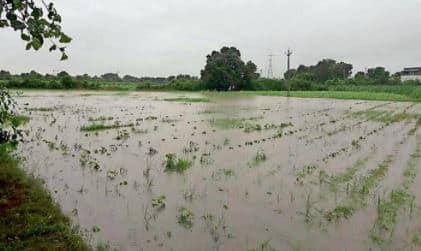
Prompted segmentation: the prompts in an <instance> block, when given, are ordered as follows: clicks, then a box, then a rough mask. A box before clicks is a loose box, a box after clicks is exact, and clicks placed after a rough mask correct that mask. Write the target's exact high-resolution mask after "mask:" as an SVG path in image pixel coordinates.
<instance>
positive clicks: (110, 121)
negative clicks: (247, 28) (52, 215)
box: [18, 92, 421, 250]
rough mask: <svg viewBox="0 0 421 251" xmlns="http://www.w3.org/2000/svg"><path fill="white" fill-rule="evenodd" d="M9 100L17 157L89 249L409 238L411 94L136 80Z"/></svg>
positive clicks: (413, 165)
mask: <svg viewBox="0 0 421 251" xmlns="http://www.w3.org/2000/svg"><path fill="white" fill-rule="evenodd" d="M18 103H19V104H20V107H21V108H22V113H23V114H25V115H27V116H29V117H30V118H31V119H30V121H29V123H28V124H27V125H26V127H25V129H27V130H28V132H29V135H28V137H27V138H26V141H25V143H23V144H21V145H20V149H19V154H20V156H22V158H23V159H24V162H23V163H24V166H25V168H26V169H27V171H28V172H29V173H33V174H34V175H35V176H39V177H41V178H43V179H44V180H45V182H46V186H47V187H48V189H49V190H50V191H51V193H52V195H53V197H54V198H55V200H56V201H57V202H58V203H59V204H60V205H61V207H62V209H63V211H64V212H65V213H66V214H67V215H69V216H70V217H71V218H72V219H73V222H74V223H75V224H78V225H80V227H81V229H82V230H83V232H84V233H85V235H86V238H87V240H88V241H90V242H91V243H92V245H93V246H94V247H96V246H100V247H105V246H108V247H109V248H111V249H117V250H420V248H421V217H420V213H421V212H420V205H421V189H420V188H421V175H417V173H418V169H419V168H420V167H421V129H420V128H421V104H415V103H396V102H368V101H342V100H324V99H299V98H282V97H254V96H253V97H251V96H250V97H242V96H234V95H232V96H231V95H230V96H219V95H206V96H202V95H201V94H198V93H194V94H184V93H140V92H135V93H113V92H25V93H24V94H23V95H22V96H21V97H19V98H18ZM28 104H29V105H28ZM25 107H26V108H25Z"/></svg>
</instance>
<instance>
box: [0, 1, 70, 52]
mask: <svg viewBox="0 0 421 251" xmlns="http://www.w3.org/2000/svg"><path fill="white" fill-rule="evenodd" d="M39 2H41V3H39ZM60 23H61V16H60V15H59V14H58V12H57V10H56V9H55V8H54V4H53V3H48V4H47V3H46V2H45V1H38V2H37V1H35V0H0V28H5V27H10V28H12V29H13V30H14V31H17V32H19V33H20V37H21V39H22V40H23V41H25V42H26V49H27V50H30V49H34V50H39V49H40V48H41V47H42V46H43V45H44V41H45V40H49V41H50V43H51V45H50V47H49V50H50V51H55V50H57V49H58V50H59V51H60V52H61V60H66V59H67V58H68V57H67V55H66V52H65V50H66V47H65V44H67V43H70V41H71V40H72V39H71V38H70V37H69V36H67V35H66V34H65V33H63V32H62V30H61V25H60Z"/></svg>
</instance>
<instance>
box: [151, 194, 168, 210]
mask: <svg viewBox="0 0 421 251" xmlns="http://www.w3.org/2000/svg"><path fill="white" fill-rule="evenodd" d="M166 199H167V197H166V196H165V195H161V196H159V197H158V198H155V199H152V207H154V208H156V209H163V208H165V206H166V202H165V200H166Z"/></svg>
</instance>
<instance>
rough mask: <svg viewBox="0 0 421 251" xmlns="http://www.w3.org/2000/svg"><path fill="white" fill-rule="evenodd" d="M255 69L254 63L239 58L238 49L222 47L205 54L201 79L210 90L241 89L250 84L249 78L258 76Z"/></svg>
mask: <svg viewBox="0 0 421 251" xmlns="http://www.w3.org/2000/svg"><path fill="white" fill-rule="evenodd" d="M256 71H257V66H256V64H254V63H253V62H251V61H249V62H247V63H245V62H244V61H243V60H242V59H241V53H240V50H238V49H237V48H235V47H223V48H222V49H221V50H220V51H213V52H212V53H211V54H210V55H208V56H207V61H206V65H205V68H204V69H203V70H202V71H201V79H202V80H203V82H204V83H205V86H206V88H207V89H210V90H218V91H227V90H243V89H247V88H249V87H250V86H251V80H253V79H256V78H258V77H259V75H258V74H257V73H256Z"/></svg>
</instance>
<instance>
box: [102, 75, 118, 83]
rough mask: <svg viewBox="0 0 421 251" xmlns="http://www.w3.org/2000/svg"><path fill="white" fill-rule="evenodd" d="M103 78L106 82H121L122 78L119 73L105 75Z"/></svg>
mask: <svg viewBox="0 0 421 251" xmlns="http://www.w3.org/2000/svg"><path fill="white" fill-rule="evenodd" d="M101 78H102V79H103V80H106V81H120V80H121V78H120V76H119V75H118V74H117V73H105V74H103V75H101Z"/></svg>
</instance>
